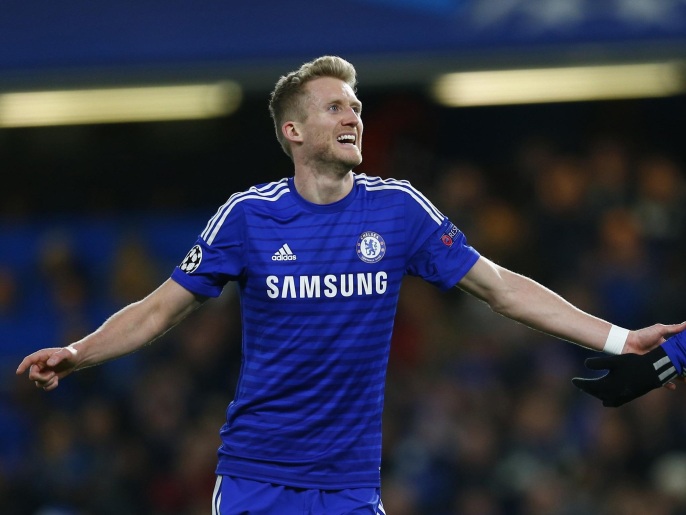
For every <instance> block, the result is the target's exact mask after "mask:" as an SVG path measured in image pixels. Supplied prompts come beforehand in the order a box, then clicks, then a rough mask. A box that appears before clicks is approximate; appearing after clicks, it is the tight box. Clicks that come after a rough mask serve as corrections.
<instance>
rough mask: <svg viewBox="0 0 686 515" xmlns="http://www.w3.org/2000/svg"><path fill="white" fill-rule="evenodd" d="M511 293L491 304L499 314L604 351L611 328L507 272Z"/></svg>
mask: <svg viewBox="0 0 686 515" xmlns="http://www.w3.org/2000/svg"><path fill="white" fill-rule="evenodd" d="M501 273H504V274H509V277H507V281H506V282H507V284H508V289H507V292H506V293H505V294H501V295H500V296H499V297H497V299H496V300H494V301H493V303H492V304H491V308H492V309H493V310H494V311H495V312H497V313H500V314H502V315H503V316H506V317H508V318H511V319H513V320H516V321H518V322H521V323H523V324H525V325H527V326H529V327H531V328H533V329H536V330H539V331H541V332H544V333H547V334H551V335H553V336H556V337H558V338H562V339H563V340H567V341H570V342H574V343H576V344H579V345H582V346H584V347H588V348H591V349H596V350H602V348H603V346H604V344H605V341H606V340H607V336H608V333H609V331H610V327H611V324H610V323H609V322H606V321H604V320H601V319H600V318H597V317H595V316H593V315H590V314H588V313H586V312H584V311H582V310H581V309H579V308H577V307H576V306H574V305H572V304H571V303H569V302H568V301H566V300H565V299H564V298H562V297H561V296H559V295H558V294H556V293H554V292H553V291H551V290H549V289H548V288H546V287H544V286H542V285H541V284H539V283H537V282H535V281H533V280H531V279H529V278H526V277H523V276H521V275H518V274H515V273H513V272H510V271H507V270H504V271H502V272H501Z"/></svg>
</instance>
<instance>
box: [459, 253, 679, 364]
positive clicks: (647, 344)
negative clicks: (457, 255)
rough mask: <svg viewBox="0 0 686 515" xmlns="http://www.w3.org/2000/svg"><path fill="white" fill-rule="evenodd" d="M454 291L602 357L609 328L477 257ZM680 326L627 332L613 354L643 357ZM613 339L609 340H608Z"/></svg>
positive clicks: (539, 285) (520, 276)
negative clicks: (475, 298)
mask: <svg viewBox="0 0 686 515" xmlns="http://www.w3.org/2000/svg"><path fill="white" fill-rule="evenodd" d="M457 286H458V287H459V288H461V289H463V290H465V291H467V292H469V293H471V294H472V295H474V296H476V297H477V298H479V299H481V300H483V301H484V302H486V303H487V304H488V305H489V306H490V307H491V309H492V310H493V311H495V312H497V313H500V314H501V315H503V316H506V317H508V318H511V319H513V320H516V321H518V322H521V323H522V324H525V325H527V326H529V327H531V328H533V329H536V330H538V331H541V332H544V333H547V334H550V335H553V336H556V337H558V338H561V339H563V340H567V341H570V342H573V343H576V344H578V345H581V346H583V347H586V348H588V349H593V350H598V351H602V350H605V345H606V343H607V342H608V336H610V330H611V329H612V327H613V326H612V324H611V323H609V322H607V321H605V320H602V319H600V318H597V317H595V316H593V315H590V314H588V313H586V312H584V311H583V310H581V309H579V308H577V307H575V306H574V305H572V304H570V303H569V302H567V301H566V300H565V299H563V298H562V297H560V296H559V295H557V294H556V293H554V292H552V291H551V290H549V289H548V288H546V287H544V286H542V285H541V284H539V283H537V282H536V281H533V280H531V279H529V278H527V277H524V276H522V275H520V274H517V273H515V272H512V271H510V270H508V269H506V268H503V267H501V266H499V265H497V264H495V263H493V262H491V261H489V260H488V259H486V258H484V257H480V258H479V260H478V261H477V262H476V264H475V265H474V266H473V267H472V269H471V270H470V271H469V272H468V273H467V274H466V275H465V276H464V277H463V278H462V280H461V281H460V282H459V283H458V284H457ZM685 328H686V323H685V324H679V325H662V324H656V325H653V326H650V327H647V328H644V329H640V330H638V331H629V332H628V335H626V340H625V343H624V345H623V346H622V345H621V343H620V344H619V346H618V347H619V348H618V349H617V351H616V353H621V352H623V353H627V352H633V353H637V354H643V353H645V352H647V351H649V350H651V349H653V348H655V347H656V346H658V345H660V344H661V343H663V342H664V341H665V339H666V338H668V337H669V336H670V335H672V334H674V333H677V332H679V331H681V330H683V329H685ZM611 339H612V338H611Z"/></svg>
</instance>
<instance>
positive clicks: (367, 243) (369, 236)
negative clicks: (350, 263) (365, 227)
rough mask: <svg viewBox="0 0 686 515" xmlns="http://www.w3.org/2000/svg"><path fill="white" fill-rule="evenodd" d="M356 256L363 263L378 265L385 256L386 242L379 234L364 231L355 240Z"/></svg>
mask: <svg viewBox="0 0 686 515" xmlns="http://www.w3.org/2000/svg"><path fill="white" fill-rule="evenodd" d="M356 251H357V256H358V257H359V258H360V259H361V260H362V261H364V262H365V263H378V262H379V261H381V259H382V258H383V257H384V255H385V254H386V242H385V241H384V239H383V238H382V237H381V235H380V234H378V233H375V232H373V231H366V232H363V233H362V234H361V235H360V239H359V240H357V247H356Z"/></svg>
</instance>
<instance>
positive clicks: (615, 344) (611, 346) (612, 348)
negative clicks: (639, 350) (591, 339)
mask: <svg viewBox="0 0 686 515" xmlns="http://www.w3.org/2000/svg"><path fill="white" fill-rule="evenodd" d="M628 337H629V330H628V329H624V328H622V327H618V326H616V325H613V326H612V327H610V334H608V335H607V341H606V342H605V346H604V347H603V352H607V353H608V354H621V353H622V350H623V349H624V344H625V343H626V339H627V338H628Z"/></svg>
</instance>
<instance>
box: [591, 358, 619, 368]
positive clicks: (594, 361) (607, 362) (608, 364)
mask: <svg viewBox="0 0 686 515" xmlns="http://www.w3.org/2000/svg"><path fill="white" fill-rule="evenodd" d="M614 362H615V358H613V357H612V356H607V357H600V358H588V359H587V360H586V361H584V365H586V368H588V369H590V370H612V369H613V368H615V367H614Z"/></svg>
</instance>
